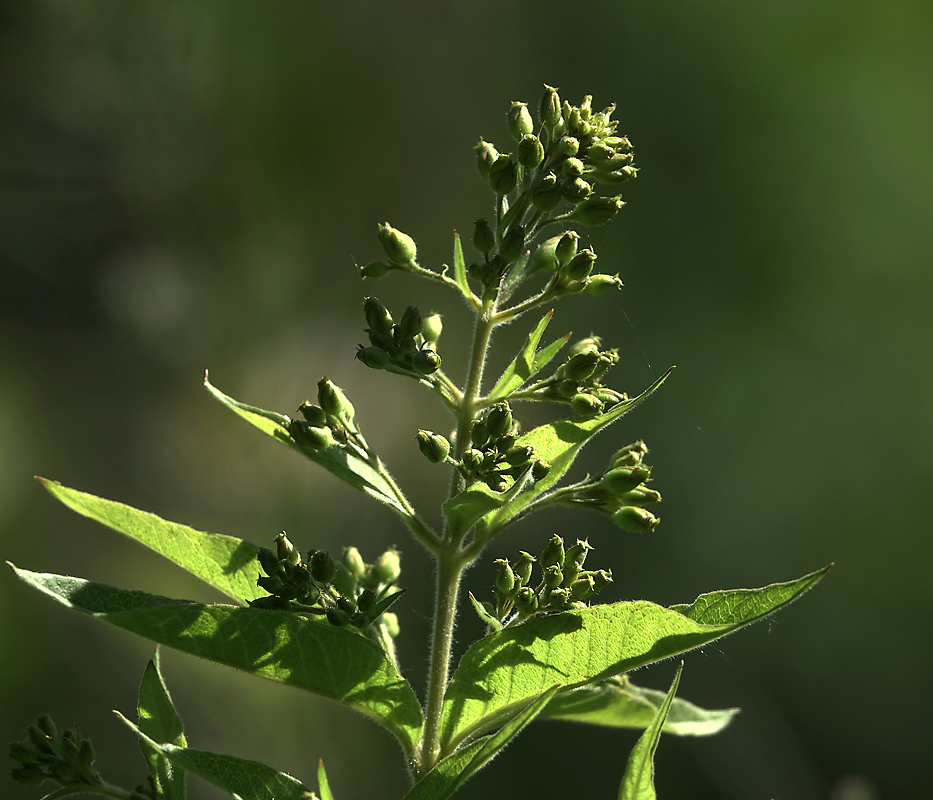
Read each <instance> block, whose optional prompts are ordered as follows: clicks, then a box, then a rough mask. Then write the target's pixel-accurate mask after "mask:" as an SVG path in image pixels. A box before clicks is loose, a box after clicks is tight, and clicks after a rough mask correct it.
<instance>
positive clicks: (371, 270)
mask: <svg viewBox="0 0 933 800" xmlns="http://www.w3.org/2000/svg"><path fill="white" fill-rule="evenodd" d="M394 269H398V267H397V266H396V265H395V264H390V263H389V262H388V261H370V262H369V263H368V264H366V265H365V266H363V267H360V277H361V278H384V277H385V276H386V275H388V274H389V273H390V272H391V271H392V270H394Z"/></svg>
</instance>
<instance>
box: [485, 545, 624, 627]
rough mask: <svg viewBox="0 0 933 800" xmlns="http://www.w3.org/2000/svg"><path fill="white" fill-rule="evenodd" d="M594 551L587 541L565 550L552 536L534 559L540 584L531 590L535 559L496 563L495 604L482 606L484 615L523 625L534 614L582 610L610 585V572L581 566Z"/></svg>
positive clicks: (522, 557)
mask: <svg viewBox="0 0 933 800" xmlns="http://www.w3.org/2000/svg"><path fill="white" fill-rule="evenodd" d="M592 549H593V547H592V546H591V545H590V543H589V542H587V541H586V540H581V539H578V540H577V542H576V544H574V545H572V546H571V547H568V548H566V549H565V548H564V540H563V539H562V538H561V537H560V536H558V535H557V534H555V535H554V536H552V537H551V538H550V540H549V541H548V543H547V546H546V547H545V548H544V551H543V552H542V553H541V555H540V557H539V558H538V559H537V561H538V563H539V565H540V571H541V580H540V581H539V583H538V585H537V586H536V587H534V588H532V585H531V574H532V568H533V565H534V563H535V558H534V556H532V555H530V554H528V553H526V552H525V551H522V552H521V555H519V557H518V559H517V560H516V561H515V562H514V563H509V561H508V560H506V559H504V558H500V559H497V560H496V561H495V562H494V563H496V564H499V574H498V575H497V576H496V602H495V603H494V604H493V603H484V607H485V608H486V611H487V612H488V613H489V614H491V615H492V616H494V617H495V618H496V619H498V620H499V621H500V622H502V623H504V624H506V625H512V624H516V623H518V622H523V621H524V620H526V619H528V617H530V616H532V615H533V614H542V613H546V612H551V611H566V610H568V609H572V608H585V607H586V601H587V600H589V599H590V598H591V597H593V596H594V595H595V594H596V593H597V592H599V591H600V590H601V589H603V588H604V587H605V586H606V585H607V584H608V583H610V582H611V581H612V572H611V571H610V570H604V569H600V570H585V569H583V563H584V562H585V561H586V556H587V553H588V552H589V551H590V550H592Z"/></svg>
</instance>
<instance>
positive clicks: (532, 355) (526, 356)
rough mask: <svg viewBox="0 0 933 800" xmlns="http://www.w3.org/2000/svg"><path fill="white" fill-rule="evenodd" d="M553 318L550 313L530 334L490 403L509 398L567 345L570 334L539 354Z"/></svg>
mask: <svg viewBox="0 0 933 800" xmlns="http://www.w3.org/2000/svg"><path fill="white" fill-rule="evenodd" d="M553 316H554V312H553V311H548V312H547V314H545V315H544V316H543V317H542V318H541V321H540V322H539V323H538V324H537V325H536V326H535V327H534V330H532V331H531V333H529V334H528V338H527V339H526V340H525V344H524V345H523V346H522V349H521V350H520V351H519V353H518V355H517V356H515V359H514V360H513V361H512V363H511V364H509V366H508V367H506V370H505V372H503V373H502V377H500V378H499V380H498V382H497V383H496V385H495V386H494V387H493V389H492V391H491V392H490V393H489V402H490V403H492V402H495V401H496V400H502V399H503V398H506V397H508V396H509V395H510V394H511V393H512V392H513V391H515V390H516V389H517V388H519V387H520V386H521V385H522V384H523V383H525V382H527V381H528V380H530V379H531V378H532V377H534V376H535V375H536V374H537V373H538V372H539V371H540V370H541V369H543V368H544V366H545V364H547V363H548V361H550V360H551V359H552V358H553V357H554V355H555V354H556V353H557V351H558V350H560V348H561V347H563V346H564V345H565V344H566V343H567V339H569V338H570V334H569V333H568V334H567V335H565V336H562V337H561V338H560V339H557V340H556V341H554V342H551V344H549V345H548V346H547V347H546V348H545V349H544V350H542V351H541V352H540V353H539V352H538V343H539V342H540V341H541V337H542V336H543V335H544V330H545V328H547V326H548V323H549V322H550V321H551V317H553Z"/></svg>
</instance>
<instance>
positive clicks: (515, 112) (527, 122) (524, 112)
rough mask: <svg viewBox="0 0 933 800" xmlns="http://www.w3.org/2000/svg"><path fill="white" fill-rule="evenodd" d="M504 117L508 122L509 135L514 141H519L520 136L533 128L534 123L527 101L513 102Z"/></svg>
mask: <svg viewBox="0 0 933 800" xmlns="http://www.w3.org/2000/svg"><path fill="white" fill-rule="evenodd" d="M506 119H507V120H508V123H509V135H511V137H512V138H513V139H514V140H515V141H516V142H520V141H521V140H522V136H526V135H528V134H529V133H531V132H532V131H533V130H534V127H535V125H534V122H533V121H532V119H531V114H530V113H529V111H528V104H527V103H519V102H513V103H512V107H511V108H510V109H509V113H508V114H507V115H506Z"/></svg>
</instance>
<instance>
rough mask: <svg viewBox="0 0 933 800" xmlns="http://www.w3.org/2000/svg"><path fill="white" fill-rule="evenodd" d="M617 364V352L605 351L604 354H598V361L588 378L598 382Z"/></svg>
mask: <svg viewBox="0 0 933 800" xmlns="http://www.w3.org/2000/svg"><path fill="white" fill-rule="evenodd" d="M618 363H619V352H618V350H615V349H613V350H607V351H606V352H604V353H600V354H599V361H598V362H596V369H595V370H593V374H592V376H591V377H590V380H592V381H598V380H599V379H600V378H602V377H603V375H605V374H606V373H607V372H608V371H609V370H610V369H611V368H612V367H614V366H615V365H616V364H618Z"/></svg>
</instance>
